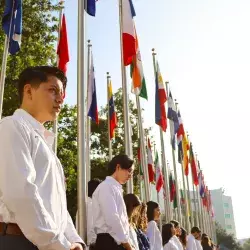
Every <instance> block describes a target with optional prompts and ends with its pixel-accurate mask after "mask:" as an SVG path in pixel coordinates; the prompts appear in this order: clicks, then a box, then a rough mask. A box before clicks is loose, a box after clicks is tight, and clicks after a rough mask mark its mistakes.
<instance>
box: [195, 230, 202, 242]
mask: <svg viewBox="0 0 250 250" xmlns="http://www.w3.org/2000/svg"><path fill="white" fill-rule="evenodd" d="M194 238H195V239H196V240H201V233H197V232H196V233H194Z"/></svg>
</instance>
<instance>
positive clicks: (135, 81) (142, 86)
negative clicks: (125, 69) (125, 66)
mask: <svg viewBox="0 0 250 250" xmlns="http://www.w3.org/2000/svg"><path fill="white" fill-rule="evenodd" d="M135 46H136V55H135V56H134V57H133V61H132V63H131V65H130V75H131V78H132V92H133V93H134V94H136V95H139V96H140V97H142V98H145V99H146V100H147V99H148V94H147V87H146V81H145V76H144V73H143V67H142V61H141V52H140V49H139V43H138V37H137V34H136V43H135Z"/></svg>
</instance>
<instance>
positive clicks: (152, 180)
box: [147, 138, 155, 182]
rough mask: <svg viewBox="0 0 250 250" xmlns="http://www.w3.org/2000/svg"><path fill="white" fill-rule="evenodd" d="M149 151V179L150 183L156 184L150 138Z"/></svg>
mask: <svg viewBox="0 0 250 250" xmlns="http://www.w3.org/2000/svg"><path fill="white" fill-rule="evenodd" d="M147 150H148V179H149V182H154V175H155V170H154V162H153V155H152V150H151V144H150V140H149V138H148V146H147Z"/></svg>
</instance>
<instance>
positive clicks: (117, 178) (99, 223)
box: [92, 155, 134, 250]
mask: <svg viewBox="0 0 250 250" xmlns="http://www.w3.org/2000/svg"><path fill="white" fill-rule="evenodd" d="M133 172H134V167H133V160H131V159H129V157H128V156H127V155H117V156H115V157H114V158H113V159H112V160H111V161H110V162H109V164H108V174H109V176H107V177H106V179H105V180H104V181H103V182H102V183H101V184H100V185H99V186H98V187H97V189H96V190H95V192H94V194H93V197H92V202H93V226H94V231H95V233H96V234H97V239H96V245H95V250H122V249H124V248H125V249H127V250H132V249H133V246H132V245H131V244H130V242H131V241H130V238H129V222H128V216H127V211H126V206H125V203H124V199H123V190H122V185H123V184H125V183H126V182H127V181H128V180H129V179H130V178H131V177H132V176H133Z"/></svg>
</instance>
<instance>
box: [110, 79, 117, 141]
mask: <svg viewBox="0 0 250 250" xmlns="http://www.w3.org/2000/svg"><path fill="white" fill-rule="evenodd" d="M108 99H109V100H108V102H109V111H108V112H109V129H110V130H109V131H110V135H109V136H110V139H112V138H113V137H114V135H115V133H114V132H115V129H116V127H117V118H116V112H115V104H114V97H113V92H112V83H111V81H109V83H108Z"/></svg>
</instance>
